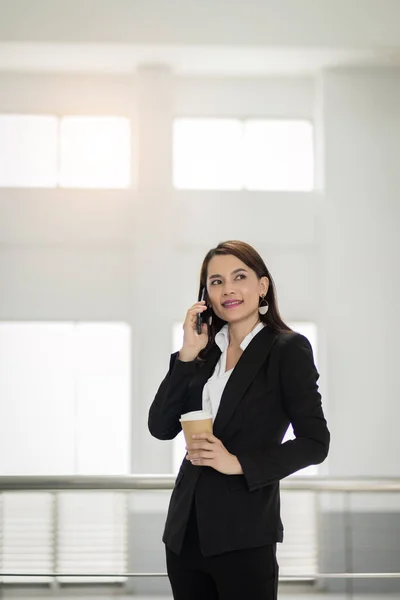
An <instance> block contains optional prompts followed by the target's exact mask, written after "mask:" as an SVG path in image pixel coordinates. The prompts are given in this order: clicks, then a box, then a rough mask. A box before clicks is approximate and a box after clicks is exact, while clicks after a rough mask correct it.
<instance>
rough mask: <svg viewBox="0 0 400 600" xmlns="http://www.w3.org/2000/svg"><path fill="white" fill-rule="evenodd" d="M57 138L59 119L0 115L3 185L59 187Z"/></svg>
mask: <svg viewBox="0 0 400 600" xmlns="http://www.w3.org/2000/svg"><path fill="white" fill-rule="evenodd" d="M57 136H58V120H57V117H54V116H44V115H43V116H33V115H0V185H1V186H2V187H44V188H47V187H54V186H56V185H57Z"/></svg>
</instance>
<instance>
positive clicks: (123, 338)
mask: <svg viewBox="0 0 400 600" xmlns="http://www.w3.org/2000/svg"><path fill="white" fill-rule="evenodd" d="M130 361H131V350H130V328H129V326H128V325H126V324H125V323H68V322H62V323H38V322H36V323H15V322H14V323H4V322H3V323H0V471H1V473H2V474H3V475H74V474H76V475H100V474H107V475H116V474H128V473H129V472H130V426H129V424H130V420H131V419H130V403H131V401H130ZM127 510H128V504H127V498H126V496H125V495H121V494H120V493H118V492H96V491H93V492H77V493H73V492H60V493H58V494H56V495H54V494H52V493H50V492H43V493H42V492H36V493H26V494H22V495H21V494H19V493H18V492H5V493H3V494H1V495H0V537H2V539H3V543H2V544H1V545H0V562H1V564H2V566H3V570H4V571H13V572H15V573H19V572H20V573H26V572H31V573H35V572H36V573H43V572H46V571H47V572H51V571H53V570H56V571H58V572H76V573H78V574H79V573H80V572H83V573H85V572H87V571H91V572H93V573H97V572H98V573H101V572H103V573H104V572H106V573H111V572H124V571H125V570H126V568H127V556H128V554H127V552H128V549H127V533H126V532H127ZM54 519H56V520H57V523H56V526H57V531H58V534H57V536H56V538H54V527H55V523H54ZM82 552H83V554H82ZM83 556H84V559H83V558H82V557H83ZM55 562H56V564H55ZM1 581H2V580H1V577H0V583H1ZM5 581H6V582H7V583H28V582H29V583H31V582H33V583H39V582H46V581H48V578H41V577H32V578H29V577H19V576H18V575H17V576H16V577H14V578H7V579H6V580H5ZM59 581H62V582H65V583H71V582H72V581H74V582H79V581H81V582H84V583H88V581H89V579H88V578H84V579H82V578H79V576H77V577H76V578H62V577H60V578H59ZM90 581H98V582H101V583H104V582H105V581H109V582H114V581H121V578H119V577H115V578H112V577H110V578H105V577H98V578H96V577H94V578H93V579H90Z"/></svg>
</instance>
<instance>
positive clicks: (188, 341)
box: [178, 300, 208, 362]
mask: <svg viewBox="0 0 400 600" xmlns="http://www.w3.org/2000/svg"><path fill="white" fill-rule="evenodd" d="M206 310H207V305H206V303H205V301H204V300H200V301H199V302H196V304H193V306H191V307H190V308H189V310H188V311H187V313H186V318H185V321H184V323H183V346H182V348H181V350H180V351H179V355H178V358H179V360H182V361H183V362H188V361H191V360H194V359H195V358H196V357H197V355H198V354H199V352H201V350H203V348H205V347H206V346H207V343H208V325H207V324H206V323H202V325H201V329H202V332H201V334H198V333H197V327H196V323H197V315H198V313H199V312H200V313H203V312H205V311H206Z"/></svg>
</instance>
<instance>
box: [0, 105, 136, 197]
mask: <svg viewBox="0 0 400 600" xmlns="http://www.w3.org/2000/svg"><path fill="white" fill-rule="evenodd" d="M130 163H131V150H130V122H129V120H128V119H126V118H124V117H108V116H107V117H93V116H65V117H61V118H58V117H56V116H38V115H0V186H1V187H50V188H51V187H57V186H60V187H68V188H113V189H120V188H127V187H129V185H130V171H131V164H130Z"/></svg>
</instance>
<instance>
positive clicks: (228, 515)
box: [149, 241, 330, 600]
mask: <svg viewBox="0 0 400 600" xmlns="http://www.w3.org/2000/svg"><path fill="white" fill-rule="evenodd" d="M204 287H205V288H206V296H205V301H199V302H196V303H195V304H194V305H193V306H192V307H191V308H189V310H188V311H187V314H186V318H185V322H184V326H183V328H184V336H183V345H182V348H181V350H180V351H179V352H176V353H174V354H172V356H171V360H170V365H169V371H168V373H167V375H166V377H165V379H164V380H163V381H162V383H161V385H160V387H159V389H158V392H157V394H156V396H155V399H154V401H153V403H152V405H151V407H150V412H149V430H150V432H151V434H152V435H153V436H155V437H156V438H158V439H161V440H170V439H173V438H174V437H175V436H176V435H177V434H178V433H179V431H180V430H181V426H180V422H179V418H180V416H181V414H183V413H187V412H190V411H193V410H201V409H202V408H203V409H205V410H208V411H211V412H212V415H213V434H212V435H210V434H198V435H197V436H195V438H194V439H193V442H192V443H191V444H190V445H188V447H187V455H186V457H185V459H184V460H183V462H182V465H181V468H180V471H179V473H178V476H177V478H176V482H175V487H174V490H173V493H172V496H171V501H170V506H169V510H168V516H167V522H166V525H165V531H164V535H163V541H164V543H165V544H166V558H167V570H168V577H169V580H170V583H171V587H172V591H173V595H174V599H175V600H217V599H218V600H228V599H229V600H236V599H238V600H239V598H240V600H243V598H251V600H276V598H277V587H278V564H277V561H276V543H277V542H281V541H282V539H283V526H282V522H281V519H280V499H279V480H280V479H282V478H284V477H287V476H288V475H290V474H291V473H294V472H295V471H297V470H298V469H302V468H304V467H307V466H308V465H312V464H318V463H321V462H322V461H323V460H324V459H325V457H326V456H327V453H328V448H329V440H330V434H329V431H328V428H327V425H326V421H325V418H324V415H323V412H322V407H321V396H320V394H319V392H318V385H317V380H318V377H319V375H318V373H317V370H316V368H315V365H314V361H313V353H312V349H311V346H310V343H309V342H308V340H307V339H306V338H305V337H304V336H302V335H300V334H298V333H294V332H293V331H292V330H291V329H290V328H289V327H288V326H287V325H285V323H284V322H283V321H282V319H281V317H280V315H279V311H278V307H277V303H276V298H275V291H274V284H273V280H272V277H271V275H270V273H269V271H268V269H267V267H266V265H265V263H264V261H263V260H262V258H261V257H260V256H259V254H258V253H257V252H256V250H254V248H252V247H251V246H249V245H248V244H246V243H244V242H240V241H227V242H223V243H220V244H219V245H218V246H217V247H216V248H213V249H212V250H210V251H209V252H208V254H207V255H206V257H205V259H204V262H203V265H202V268H201V273H200V288H199V296H198V297H199V298H201V293H202V291H203V288H204ZM199 312H201V313H206V314H208V315H209V317H208V318H207V319H205V320H206V321H207V322H205V323H203V324H202V332H201V334H198V333H197V331H196V318H197V314H198V313H199ZM289 423H291V424H292V426H293V430H294V433H295V436H296V439H294V440H290V441H287V442H285V443H284V444H282V439H283V437H284V435H285V432H286V430H287V428H288V426H289Z"/></svg>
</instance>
